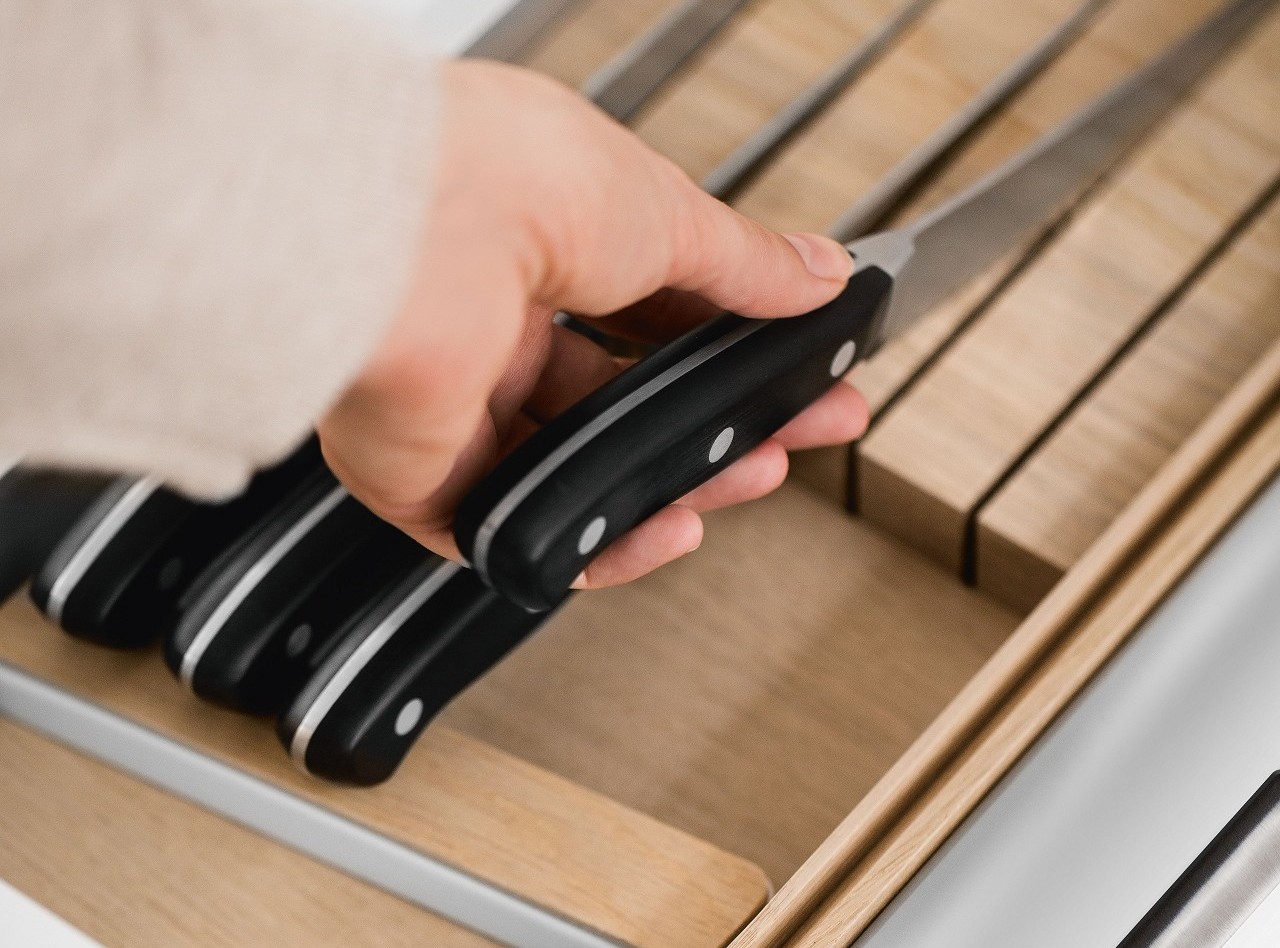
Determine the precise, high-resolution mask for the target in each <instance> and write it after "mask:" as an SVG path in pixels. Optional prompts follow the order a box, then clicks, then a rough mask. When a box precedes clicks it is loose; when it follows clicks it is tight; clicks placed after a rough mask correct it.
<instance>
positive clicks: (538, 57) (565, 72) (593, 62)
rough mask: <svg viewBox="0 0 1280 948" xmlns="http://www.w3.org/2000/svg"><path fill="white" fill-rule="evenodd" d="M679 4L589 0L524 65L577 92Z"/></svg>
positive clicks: (648, 0)
mask: <svg viewBox="0 0 1280 948" xmlns="http://www.w3.org/2000/svg"><path fill="white" fill-rule="evenodd" d="M678 2H679V0H628V2H626V3H618V2H616V0H586V2H583V3H580V4H579V6H578V8H577V9H575V10H573V11H572V12H570V13H569V14H567V15H566V16H565V17H564V18H563V20H562V21H561V22H560V23H559V24H557V25H556V26H555V27H553V28H552V29H551V30H549V31H548V33H547V35H546V36H545V37H544V38H543V39H542V40H541V41H540V42H539V43H538V45H537V47H536V48H535V49H532V50H530V51H529V53H528V54H527V55H526V56H525V57H524V64H525V65H526V66H529V67H531V68H533V69H537V70H538V71H539V72H545V73H546V74H547V75H549V76H554V77H555V78H556V79H559V80H560V81H561V82H564V83H566V84H568V85H571V86H573V87H574V88H575V89H576V88H577V87H579V86H581V85H582V83H583V82H584V81H585V80H586V78H587V77H588V76H589V75H591V74H592V73H593V72H595V71H596V70H597V69H599V68H600V67H601V66H603V65H604V64H605V63H606V62H608V61H609V60H610V59H612V58H613V57H614V56H616V55H617V54H618V53H620V52H621V51H622V50H623V49H624V48H625V47H626V46H627V44H628V43H630V42H631V41H632V40H634V39H635V38H636V37H638V36H639V35H640V34H641V33H643V32H644V31H645V30H646V29H648V28H649V27H650V26H652V25H653V24H654V23H656V22H658V20H660V19H661V18H662V16H663V15H664V14H665V13H667V12H668V11H669V10H671V9H672V8H673V7H675V6H676V4H677V3H678Z"/></svg>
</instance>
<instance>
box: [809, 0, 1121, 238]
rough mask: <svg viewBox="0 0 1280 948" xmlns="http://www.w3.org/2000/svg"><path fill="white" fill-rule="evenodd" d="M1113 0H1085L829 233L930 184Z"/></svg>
mask: <svg viewBox="0 0 1280 948" xmlns="http://www.w3.org/2000/svg"><path fill="white" fill-rule="evenodd" d="M1110 2H1111V0H1084V2H1083V3H1081V4H1080V6H1078V7H1076V9H1075V11H1074V12H1073V13H1072V14H1071V15H1070V16H1069V17H1067V18H1066V19H1065V20H1063V21H1062V22H1061V23H1059V24H1058V25H1057V26H1055V27H1054V28H1053V31H1052V32H1051V33H1049V34H1048V35H1047V36H1045V37H1044V38H1043V39H1041V40H1040V41H1039V42H1038V43H1036V45H1035V46H1033V47H1031V49H1029V50H1027V51H1026V52H1025V53H1024V54H1023V55H1022V56H1020V57H1018V59H1017V60H1016V61H1014V62H1013V64H1012V65H1010V66H1009V67H1008V68H1007V69H1005V70H1004V71H1003V72H1002V73H1001V74H1000V75H999V76H997V77H996V78H995V79H994V80H992V81H991V83H990V84H989V85H987V86H986V87H985V88H984V89H983V90H982V91H981V92H979V93H978V95H977V96H975V97H974V98H973V99H971V100H970V101H969V102H968V103H967V104H966V105H965V107H964V108H962V109H961V110H960V111H959V112H957V113H956V114H955V115H953V116H952V117H951V118H949V119H948V120H947V121H946V122H945V123H944V124H942V125H941V126H939V127H938V129H937V131H935V132H934V133H933V134H932V135H930V136H929V137H928V138H926V139H925V140H924V141H923V142H921V143H920V145H919V146H918V147H917V148H915V149H914V150H913V151H912V152H911V153H910V154H909V155H907V156H906V157H905V158H903V159H902V161H900V162H898V164H896V165H895V166H894V167H893V168H892V169H890V171H889V173H888V174H886V175H885V176H884V177H883V178H881V179H880V180H879V181H877V182H876V183H875V184H874V185H873V186H872V187H871V188H868V189H867V190H866V191H864V192H863V193H862V195H861V196H859V198H858V200H857V201H855V202H854V203H853V204H852V205H850V206H849V209H848V210H846V211H845V212H844V213H843V214H841V215H840V217H839V219H837V221H836V222H835V223H834V224H832V225H831V229H830V231H829V233H830V234H831V236H832V237H834V238H835V239H836V240H839V241H846V242H847V241H850V240H854V239H856V238H858V237H862V236H863V235H865V234H870V233H873V232H874V231H876V230H879V229H880V228H882V227H883V226H884V225H885V222H886V220H887V219H888V217H889V215H890V214H892V213H893V212H894V211H895V210H897V209H898V208H899V207H901V206H902V205H903V204H904V203H905V202H906V201H908V200H910V199H911V197H912V196H913V195H914V194H915V193H916V192H917V191H919V190H920V189H921V188H922V187H924V186H925V185H926V184H928V183H929V181H930V180H931V179H932V178H933V177H934V175H935V173H936V172H937V171H938V170H939V169H940V168H941V167H942V166H943V165H945V164H946V163H947V161H948V160H949V159H950V158H951V156H952V155H954V154H956V152H958V151H959V150H960V148H961V147H963V146H964V144H965V143H966V142H967V141H969V140H970V138H972V137H973V136H974V135H976V134H977V133H978V132H980V131H981V130H982V129H983V128H985V127H986V125H987V123H988V122H989V121H990V120H991V119H992V118H994V117H995V116H996V115H997V114H998V113H999V111H1000V109H1001V108H1003V107H1004V105H1005V104H1006V103H1007V102H1009V100H1011V99H1012V98H1013V97H1014V96H1016V95H1017V94H1018V93H1019V92H1021V91H1022V90H1023V89H1024V88H1026V87H1027V85H1028V84H1030V83H1031V81H1032V80H1034V79H1036V78H1037V77H1038V76H1040V75H1041V74H1042V73H1043V72H1044V71H1045V70H1046V69H1047V68H1048V67H1049V66H1051V65H1053V63H1054V62H1056V61H1057V59H1058V57H1059V56H1060V55H1061V54H1062V53H1063V52H1064V51H1065V50H1066V49H1067V48H1068V47H1069V46H1070V45H1071V44H1072V43H1073V42H1075V40H1076V39H1077V38H1078V37H1079V36H1080V34H1081V33H1083V32H1084V31H1085V28H1086V27H1087V26H1088V25H1089V24H1090V23H1091V22H1092V21H1093V18H1094V17H1095V16H1096V15H1097V13H1098V11H1099V10H1101V9H1102V8H1103V7H1104V6H1106V4H1108V3H1110Z"/></svg>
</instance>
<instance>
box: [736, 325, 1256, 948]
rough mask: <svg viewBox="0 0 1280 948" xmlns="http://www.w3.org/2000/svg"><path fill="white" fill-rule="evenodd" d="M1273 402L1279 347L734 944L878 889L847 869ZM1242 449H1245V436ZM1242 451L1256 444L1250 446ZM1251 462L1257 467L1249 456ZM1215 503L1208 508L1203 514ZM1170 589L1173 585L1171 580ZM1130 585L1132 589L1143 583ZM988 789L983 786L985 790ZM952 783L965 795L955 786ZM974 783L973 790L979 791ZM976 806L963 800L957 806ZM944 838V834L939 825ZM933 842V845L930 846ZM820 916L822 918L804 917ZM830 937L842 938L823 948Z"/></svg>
mask: <svg viewBox="0 0 1280 948" xmlns="http://www.w3.org/2000/svg"><path fill="white" fill-rule="evenodd" d="M1277 402H1280V344H1277V345H1275V346H1273V347H1272V348H1271V349H1270V350H1269V351H1268V353H1267V355H1266V356H1265V357H1264V358H1263V359H1262V360H1261V361H1260V362H1259V363H1258V364H1257V365H1256V366H1255V367H1254V368H1253V369H1252V370H1251V371H1250V373H1249V374H1248V375H1247V376H1246V377H1245V378H1244V379H1242V380H1241V382H1240V384H1239V385H1237V386H1236V387H1235V388H1234V389H1232V391H1231V393H1230V395H1228V396H1227V398H1226V399H1224V400H1223V402H1222V403H1221V404H1220V405H1219V406H1218V407H1217V408H1216V409H1215V410H1214V412H1213V414H1212V415H1210V417H1209V418H1208V419H1207V420H1206V421H1205V423H1204V424H1202V425H1201V426H1200V428H1199V429H1197V431H1196V433H1195V434H1194V435H1193V436H1192V437H1191V438H1190V439H1188V440H1187V441H1186V442H1185V443H1184V444H1183V445H1182V447H1181V448H1179V450H1178V451H1177V452H1176V453H1175V454H1174V455H1173V457H1172V458H1170V460H1169V461H1168V463H1166V464H1165V465H1164V467H1162V468H1161V469H1160V471H1159V473H1158V474H1157V475H1156V476H1155V477H1154V478H1153V479H1152V480H1151V481H1150V482H1149V483H1148V484H1147V486H1146V487H1145V488H1144V489H1143V491H1142V492H1141V493H1140V494H1139V495H1138V496H1137V497H1136V498H1135V499H1134V500H1133V502H1132V503H1130V504H1129V506H1128V507H1126V508H1125V510H1124V512H1123V513H1122V514H1121V515H1120V516H1119V517H1118V518H1117V519H1116V520H1115V522H1114V523H1112V524H1111V526H1110V527H1109V528H1108V530H1107V532H1106V533H1105V534H1104V535H1103V536H1102V537H1101V538H1100V539H1099V540H1098V542H1097V543H1095V544H1094V545H1093V546H1092V547H1091V548H1090V550H1089V552H1088V553H1087V554H1086V555H1085V556H1084V557H1083V558H1082V559H1081V560H1080V561H1079V562H1077V563H1076V565H1075V566H1074V567H1073V568H1072V569H1071V571H1070V572H1068V573H1067V575H1066V576H1065V577H1064V578H1063V580H1062V581H1061V582H1060V583H1058V585H1057V586H1055V587H1054V588H1053V590H1052V591H1051V592H1050V593H1049V595H1048V596H1046V597H1045V598H1044V600H1042V601H1041V603H1040V604H1039V606H1037V608H1036V610H1035V611H1034V612H1033V613H1032V614H1031V615H1030V616H1028V617H1027V619H1026V620H1025V621H1024V622H1023V623H1022V624H1021V625H1020V626H1019V627H1018V629H1017V630H1016V631H1015V632H1014V634H1013V635H1012V636H1010V638H1009V639H1008V641H1007V642H1005V644H1004V645H1003V646H1001V648H1000V650H999V651H998V652H997V653H996V654H995V655H994V656H993V657H992V659H991V660H990V661H989V662H987V664H986V665H984V666H983V668H982V669H981V670H980V671H979V672H978V673H977V674H976V675H974V676H973V678H972V679H971V680H970V681H969V683H968V684H967V685H966V686H965V688H964V690H963V691H962V692H961V693H960V694H958V695H957V696H956V698H955V700H954V701H953V702H951V704H950V705H948V706H947V708H946V709H945V710H944V711H943V712H942V713H941V714H940V715H939V716H938V717H937V718H936V719H935V720H934V722H933V723H932V724H931V725H930V726H929V728H928V729H927V730H926V731H925V733H924V734H922V735H921V736H920V738H919V739H918V740H917V741H916V742H915V743H914V744H913V745H912V746H911V748H910V749H908V750H907V752H906V753H905V754H903V755H902V757H901V758H900V759H899V760H898V761H897V762H896V763H895V764H894V766H893V768H892V769H891V770H890V771H889V772H888V773H887V774H886V775H885V777H884V778H883V779H882V780H881V781H880V782H879V783H878V784H877V785H876V786H875V787H874V788H873V789H872V790H871V791H870V792H869V793H868V794H867V795H866V796H865V797H863V799H862V800H861V801H860V802H859V803H858V805H857V806H856V807H855V808H854V809H853V811H852V812H851V813H850V814H849V815H848V817H846V818H845V820H844V821H843V822H842V823H841V825H840V826H839V827H837V828H836V830H835V832H833V833H832V834H831V835H830V836H829V837H828V838H827V839H826V840H825V841H824V842H823V843H822V845H821V846H819V847H818V848H817V849H816V850H815V851H814V854H813V855H812V856H811V857H810V858H809V860H808V861H806V863H805V864H804V866H802V867H801V868H800V870H799V871H798V872H796V874H795V875H794V876H792V878H791V879H790V880H788V881H787V883H786V884H785V885H784V886H783V887H782V888H781V889H780V890H779V892H778V894H777V895H776V896H774V898H773V899H771V900H770V901H769V904H768V905H766V906H765V908H764V910H763V911H762V912H761V913H760V914H759V915H758V916H756V918H755V919H754V920H753V921H752V923H751V924H750V925H749V926H748V927H747V929H745V930H744V931H743V933H742V934H741V935H740V936H739V937H738V939H737V940H736V941H735V942H734V948H763V946H771V948H772V946H776V945H780V944H782V943H784V942H785V941H786V940H787V938H788V937H789V936H790V935H792V934H794V932H795V930H796V929H797V928H798V927H799V926H800V925H801V924H803V923H804V921H805V920H806V919H807V918H809V917H810V916H811V914H812V913H813V912H814V911H815V910H817V908H818V907H819V905H821V903H822V902H823V900H825V899H827V898H828V896H830V894H831V893H832V892H833V891H835V890H836V889H838V888H840V887H841V886H842V885H844V886H846V887H847V886H852V885H856V884H858V880H859V879H861V880H862V881H863V882H864V883H866V884H869V885H872V886H875V885H877V884H879V883H880V880H881V879H882V873H885V872H889V873H891V872H893V871H894V870H893V869H891V868H887V867H886V866H885V864H883V863H879V864H877V865H878V868H877V869H876V870H875V871H874V872H868V873H863V872H855V868H856V867H858V866H866V865H868V864H869V863H870V862H871V861H872V859H873V854H875V853H877V852H881V851H884V850H885V849H886V848H887V847H888V846H893V845H895V844H894V843H893V841H892V839H893V837H894V834H895V832H896V830H897V829H899V828H901V827H902V826H904V825H907V824H908V823H909V819H908V815H909V813H911V812H913V811H912V807H913V805H914V804H916V803H917V802H918V801H921V800H926V799H928V798H929V795H930V793H931V791H932V790H933V788H935V787H937V786H938V784H939V781H940V779H941V778H942V776H943V774H944V773H945V772H946V771H947V768H948V767H950V766H951V765H952V764H953V763H954V762H955V761H956V760H957V759H959V758H961V757H962V756H963V755H964V753H965V751H966V749H967V748H969V747H971V746H972V745H973V743H974V740H975V738H976V736H977V735H978V734H980V733H982V732H983V731H984V729H988V728H989V727H990V726H991V723H992V721H994V720H996V719H997V718H998V717H999V715H1000V713H1001V711H1002V710H1003V709H1004V708H1006V707H1007V706H1008V703H1009V700H1010V698H1011V697H1012V696H1013V695H1014V694H1015V692H1016V691H1017V690H1018V689H1019V688H1020V687H1021V686H1022V684H1023V683H1024V682H1026V681H1027V680H1028V679H1029V677H1031V676H1032V675H1033V674H1034V673H1035V671H1036V669H1037V668H1039V667H1040V666H1041V665H1042V664H1043V663H1044V661H1045V659H1046V657H1047V656H1048V655H1050V654H1051V653H1052V652H1053V650H1054V649H1056V648H1057V647H1058V646H1059V645H1060V643H1062V642H1063V640H1064V639H1065V638H1067V637H1069V636H1070V635H1071V634H1072V633H1073V631H1074V630H1075V629H1076V628H1077V627H1078V626H1079V624H1080V622H1081V620H1082V617H1084V616H1085V615H1086V614H1087V613H1088V612H1089V610H1091V609H1093V608H1094V607H1095V606H1097V605H1098V604H1099V603H1100V602H1103V601H1105V600H1106V598H1107V596H1108V594H1109V593H1110V591H1112V590H1113V589H1115V588H1116V587H1117V585H1118V583H1120V582H1129V581H1130V580H1128V579H1125V577H1126V576H1129V575H1130V571H1131V569H1132V567H1133V564H1134V563H1135V561H1136V560H1138V559H1139V558H1140V557H1141V556H1142V555H1143V553H1144V551H1145V550H1149V549H1150V548H1151V546H1152V544H1153V542H1154V538H1156V537H1161V536H1163V535H1164V534H1163V533H1162V531H1164V528H1165V527H1166V526H1167V524H1168V523H1169V522H1170V521H1171V519H1173V518H1176V516H1177V512H1178V511H1180V510H1185V509H1186V508H1187V506H1188V503H1189V501H1190V499H1191V498H1193V497H1195V496H1197V494H1198V492H1199V489H1200V487H1201V486H1202V485H1203V483H1204V481H1205V479H1206V477H1207V476H1208V474H1209V473H1210V472H1212V470H1213V469H1214V467H1215V465H1217V464H1219V463H1220V462H1221V461H1222V459H1224V458H1226V457H1228V456H1229V455H1230V454H1231V453H1232V450H1233V448H1234V447H1235V446H1237V445H1239V444H1240V442H1241V440H1242V439H1243V438H1244V437H1245V436H1246V435H1247V434H1249V433H1250V432H1255V431H1257V430H1259V429H1260V427H1261V426H1262V424H1263V422H1260V419H1269V421H1268V422H1267V423H1269V424H1271V426H1272V428H1271V429H1268V431H1269V432H1274V428H1275V426H1276V425H1277V418H1276V405H1277ZM1267 438H1268V439H1270V440H1263V441H1261V442H1260V444H1261V447H1262V450H1263V452H1264V461H1265V460H1266V458H1267V457H1268V456H1269V457H1271V462H1270V463H1271V467H1272V470H1274V468H1275V464H1276V460H1277V458H1276V457H1275V456H1276V455H1277V453H1278V449H1280V444H1277V443H1275V442H1276V439H1275V437H1274V434H1273V433H1269V434H1268V435H1267ZM1257 440H1258V439H1256V438H1255V439H1254V441H1257ZM1250 444H1251V445H1253V441H1251V442H1250ZM1251 450H1257V446H1256V445H1254V447H1252V448H1251ZM1267 452H1270V454H1269V455H1268V454H1267ZM1248 467H1249V469H1250V470H1253V471H1255V472H1256V467H1257V465H1256V457H1255V458H1254V460H1253V461H1250V462H1249V464H1248ZM1264 467H1265V465H1264ZM1239 486H1240V485H1239V483H1237V487H1239ZM1246 493H1247V491H1246ZM1240 503H1243V500H1241V501H1240ZM1238 506H1239V503H1238V504H1237V507H1238ZM1216 507H1217V505H1211V508H1210V509H1216ZM1160 542H1162V543H1163V542H1164V541H1163V540H1161V541H1160ZM1175 545H1176V544H1175ZM1200 549H1203V546H1202V547H1201V548H1200ZM1183 552H1189V553H1191V554H1193V555H1198V552H1199V551H1198V550H1196V549H1194V548H1192V547H1189V546H1188V547H1186V549H1185V550H1184V551H1183ZM1169 584H1170V585H1171V584H1172V579H1170V580H1169ZM1138 588H1139V589H1141V588H1142V587H1141V585H1139V586H1138ZM1134 621H1135V622H1136V621H1137V620H1136V619H1135V620H1134ZM1033 737H1034V733H1028V734H1024V735H1023V739H1024V740H1026V741H1030V740H1031V739H1032V738H1033ZM987 777H988V778H989V780H990V781H994V779H996V778H997V777H998V775H996V774H988V775H987ZM990 785H991V783H990V782H988V784H987V786H990ZM953 789H956V790H959V791H963V790H964V786H963V785H961V786H959V787H955V788H953ZM977 789H978V794H979V796H980V795H981V792H982V789H981V787H979V788H977ZM974 802H976V801H975V800H974V799H972V798H970V799H969V801H968V802H967V803H966V806H971V805H972V804H973V803H974ZM947 813H948V814H950V816H951V817H956V818H958V816H959V814H957V813H956V812H955V811H953V810H948V811H947ZM931 825H932V826H933V828H934V829H939V828H940V827H941V826H942V824H941V823H937V822H936V821H935V822H934V823H932V824H931ZM952 825H955V824H954V823H953V824H952ZM942 835H944V836H945V830H944V831H943V832H942ZM939 841H940V840H934V842H933V843H932V845H937V843H938V842H939ZM931 851H932V850H929V849H927V847H926V848H925V849H924V850H919V849H907V850H905V851H904V850H902V849H894V852H895V853H896V854H897V858H898V862H897V864H896V865H897V868H898V869H902V868H903V867H906V873H907V875H909V874H910V872H911V871H914V870H913V867H915V866H918V865H919V864H920V863H921V861H922V860H923V859H925V858H927V857H928V854H929V852H931ZM895 878H896V880H897V883H898V884H899V885H900V884H901V883H902V882H903V881H904V877H903V876H902V875H899V876H897V877H895ZM890 888H891V889H892V888H893V886H890ZM894 891H896V889H894ZM889 895H890V893H888V892H885V891H881V892H880V893H879V896H877V897H878V898H887V897H889ZM837 902H838V903H839V904H840V905H842V906H845V907H846V909H848V910H849V911H854V910H856V909H854V908H849V906H851V905H852V903H851V902H850V901H849V900H847V899H844V898H841V899H837ZM880 904H884V903H883V902H881V903H880ZM841 911H845V909H842V910H841ZM877 911H879V908H878V907H876V906H874V905H873V906H872V907H871V914H872V915H874V913H875V912H877ZM821 923H822V917H821V915H819V916H818V917H817V918H816V920H814V921H813V924H814V925H817V924H821ZM831 943H836V944H842V943H846V942H840V941H836V942H829V943H828V944H831Z"/></svg>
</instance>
